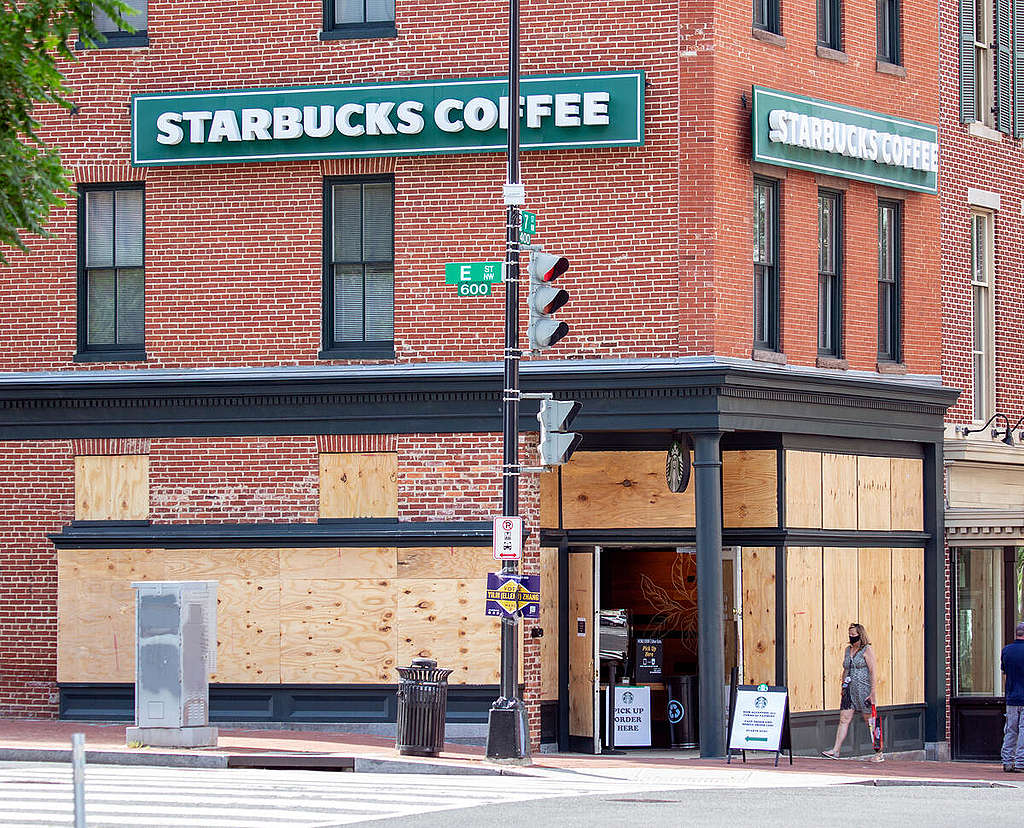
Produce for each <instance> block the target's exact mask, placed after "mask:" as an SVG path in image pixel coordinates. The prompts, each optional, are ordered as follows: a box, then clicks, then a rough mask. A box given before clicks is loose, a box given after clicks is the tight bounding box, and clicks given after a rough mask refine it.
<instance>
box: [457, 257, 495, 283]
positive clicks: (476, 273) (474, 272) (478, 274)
mask: <svg viewBox="0 0 1024 828" xmlns="http://www.w3.org/2000/svg"><path fill="white" fill-rule="evenodd" d="M502 264H503V262H448V264H446V265H445V266H444V283H445V284H446V285H461V284H463V283H466V282H486V283H488V284H500V283H501V271H502Z"/></svg>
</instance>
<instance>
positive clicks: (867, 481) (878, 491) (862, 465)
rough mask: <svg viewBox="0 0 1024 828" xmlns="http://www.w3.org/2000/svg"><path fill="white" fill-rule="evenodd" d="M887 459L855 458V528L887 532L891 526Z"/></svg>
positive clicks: (888, 459)
mask: <svg viewBox="0 0 1024 828" xmlns="http://www.w3.org/2000/svg"><path fill="white" fill-rule="evenodd" d="M891 476H892V460H891V458H889V457H866V456H861V457H858V458H857V528H858V529H881V530H887V529H889V528H890V527H891V525H892V503H891V501H890V496H889V489H890V485H891V483H890V481H891Z"/></svg>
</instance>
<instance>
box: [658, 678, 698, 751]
mask: <svg viewBox="0 0 1024 828" xmlns="http://www.w3.org/2000/svg"><path fill="white" fill-rule="evenodd" d="M665 690H666V691H667V694H668V740H669V745H670V746H671V747H674V748H695V747H697V745H698V728H697V721H698V719H699V716H698V711H697V677H696V676H669V677H668V678H667V679H665Z"/></svg>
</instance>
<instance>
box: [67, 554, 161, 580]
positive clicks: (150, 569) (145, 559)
mask: <svg viewBox="0 0 1024 828" xmlns="http://www.w3.org/2000/svg"><path fill="white" fill-rule="evenodd" d="M166 554H167V553H166V551H165V550H162V549H111V550H100V549H62V550H60V552H59V555H58V557H59V560H60V561H61V570H60V571H61V573H62V574H63V575H64V577H65V578H66V579H68V580H95V579H105V580H120V581H125V582H130V581H165V580H167V559H166ZM58 584H59V579H58Z"/></svg>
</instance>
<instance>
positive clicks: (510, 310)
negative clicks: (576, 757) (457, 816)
mask: <svg viewBox="0 0 1024 828" xmlns="http://www.w3.org/2000/svg"><path fill="white" fill-rule="evenodd" d="M507 183H508V184H519V183H520V181H519V0H509V17H508V180H507ZM505 200H506V202H508V201H510V200H512V199H509V198H508V197H506V199H505ZM520 353H521V352H520V350H519V207H518V205H516V204H507V207H506V213H505V351H504V393H503V394H502V398H503V399H502V448H503V450H502V463H503V466H502V476H501V513H502V515H503V516H504V517H515V516H517V515H518V514H519V357H520ZM501 571H502V574H503V575H515V574H518V572H519V565H518V563H517V562H516V561H503V562H502V567H501ZM518 633H519V622H518V619H516V618H508V617H505V616H503V617H502V619H501V690H500V697H499V698H498V699H497V700H496V701H495V702H494V704H493V705H492V706H491V710H490V713H489V715H488V727H487V756H488V758H490V759H521V758H524V757H526V756H528V755H529V749H530V739H529V733H528V730H527V723H526V708H525V707H524V705H523V703H522V701H521V700H520V699H519V698H518V693H519V676H518V672H519V664H518V658H517V656H518V653H519V647H518Z"/></svg>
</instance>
